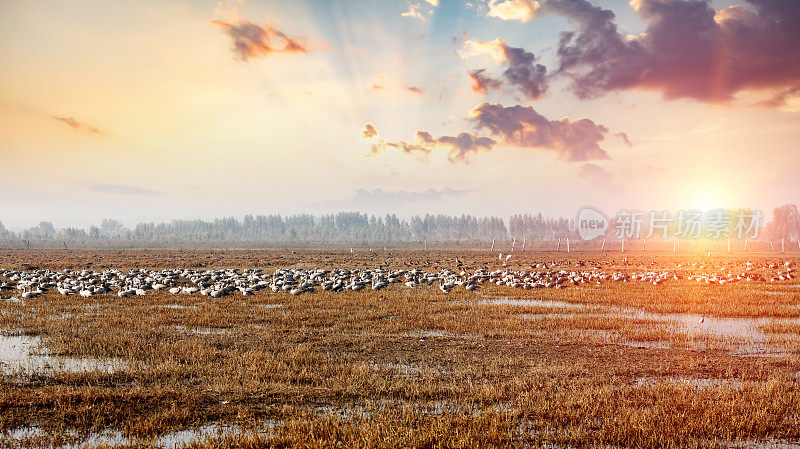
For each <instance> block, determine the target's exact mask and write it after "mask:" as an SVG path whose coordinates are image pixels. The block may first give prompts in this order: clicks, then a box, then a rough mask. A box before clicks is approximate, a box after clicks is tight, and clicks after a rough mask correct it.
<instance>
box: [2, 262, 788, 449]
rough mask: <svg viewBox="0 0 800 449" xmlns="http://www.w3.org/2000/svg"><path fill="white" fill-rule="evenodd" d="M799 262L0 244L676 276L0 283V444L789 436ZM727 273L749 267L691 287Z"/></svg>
mask: <svg viewBox="0 0 800 449" xmlns="http://www.w3.org/2000/svg"><path fill="white" fill-rule="evenodd" d="M747 262H752V264H751V265H750V266H749V269H748V266H747ZM797 262H798V257H797V256H791V255H783V254H761V255H754V254H734V255H720V256H714V257H712V258H708V257H703V256H699V255H679V256H674V255H672V254H669V255H666V254H656V253H642V252H638V253H637V252H634V253H630V254H628V253H626V254H625V255H622V254H620V253H599V252H572V253H570V254H566V253H563V252H561V253H556V252H548V253H544V252H541V253H533V252H527V253H520V252H515V253H513V255H512V257H511V258H510V259H509V260H508V261H507V265H506V266H503V265H502V263H501V261H500V260H499V258H498V255H497V253H496V252H495V253H490V252H488V251H460V252H459V251H455V250H447V251H428V252H425V251H372V252H368V251H363V250H362V251H356V252H355V253H353V254H351V253H350V252H349V251H313V250H302V251H299V250H298V251H296V252H293V251H291V250H226V251H210V250H209V251H186V250H185V251H179V250H175V251H168V250H159V251H145V250H130V251H116V250H114V251H110V250H108V251H102V250H97V251H56V250H31V251H16V250H15V251H0V268H5V269H11V270H20V271H27V272H29V271H33V270H65V269H71V270H75V269H89V270H94V271H102V270H106V269H110V268H116V269H120V270H121V271H126V270H129V269H136V268H148V269H155V270H162V269H174V268H190V269H192V270H209V269H216V268H237V269H241V270H244V269H254V268H260V269H262V270H263V272H264V273H266V274H272V273H273V272H274V271H275V269H276V268H301V269H313V268H322V269H326V270H331V269H334V268H349V269H351V270H352V269H357V268H368V269H374V268H383V269H386V270H411V269H412V268H419V269H421V270H426V271H428V272H439V271H441V270H443V269H450V270H453V271H454V272H456V273H457V272H459V271H461V270H463V271H465V272H467V273H473V272H475V270H478V269H482V268H484V267H486V268H488V270H489V271H492V272H494V271H497V272H520V271H521V270H525V271H526V272H532V273H536V272H545V271H547V272H555V271H560V270H564V271H565V272H569V271H581V272H603V273H623V274H626V275H629V276H630V275H633V274H642V273H648V272H656V271H657V272H660V273H670V274H671V275H672V276H671V277H670V278H669V279H667V280H665V281H664V282H658V283H656V282H649V281H642V280H636V279H632V280H630V281H625V282H622V281H619V282H617V281H611V280H605V279H603V280H602V281H599V280H598V281H597V282H595V281H592V282H580V283H578V282H576V283H564V286H565V288H534V289H528V290H526V289H524V288H515V287H512V286H509V285H498V283H493V282H482V283H481V284H480V289H478V290H476V291H474V292H472V291H467V290H466V289H465V288H463V287H455V288H453V289H452V291H450V292H449V293H445V292H443V291H442V290H441V289H440V288H437V284H436V283H433V284H431V285H427V284H421V285H419V286H416V287H413V288H408V287H405V286H404V284H403V283H398V284H392V285H389V286H388V287H386V288H384V289H381V290H378V291H375V290H372V289H370V288H365V289H363V290H360V291H352V290H345V291H341V292H333V291H326V290H322V289H319V288H318V289H316V290H315V291H314V292H313V293H303V294H298V295H292V294H288V293H286V292H283V291H278V292H272V291H271V290H269V289H263V290H259V291H257V292H255V293H254V294H253V295H252V296H243V295H241V294H238V293H236V292H235V293H233V294H229V295H225V296H222V297H219V298H212V297H209V296H203V295H200V294H170V293H169V292H167V291H164V290H162V291H148V293H147V294H146V295H145V296H136V295H134V296H130V297H125V298H122V297H119V296H118V295H116V294H103V295H95V296H91V297H87V298H84V297H81V296H79V295H69V296H63V295H61V294H59V293H58V292H56V291H52V290H47V291H45V292H44V294H42V295H41V296H37V297H32V298H28V299H25V300H24V301H18V300H17V301H10V300H8V299H9V298H11V297H12V296H15V295H18V292H17V291H15V290H3V291H2V292H0V297H2V298H4V300H2V301H0V330H2V332H3V334H2V335H3V336H2V337H0V339H2V340H1V341H2V343H0V363H3V366H1V367H0V368H2V370H3V371H2V377H1V378H0V383H2V388H0V446H3V447H6V446H8V447H53V446H55V447H61V446H67V447H82V446H90V447H95V446H102V445H113V446H124V445H129V446H136V447H140V446H148V445H151V446H169V447H171V446H174V445H181V444H186V445H188V446H190V447H198V448H200V447H263V446H274V447H293V446H297V447H426V448H427V447H430V448H434V447H539V446H542V445H548V446H551V447H562V446H611V447H620V446H646V447H653V446H662V447H730V446H735V445H740V446H753V445H761V446H770V445H772V446H778V447H793V446H795V445H800V282H798V280H797V278H796V277H794V276H785V279H780V278H776V276H778V275H779V274H784V275H785V274H788V273H790V272H793V271H792V270H793V269H794V268H795V265H796V264H797ZM459 264H460V265H461V267H459V266H458V265H459ZM542 264H547V266H546V267H544V266H542ZM744 273H750V274H752V275H753V276H757V277H759V278H763V279H764V280H763V281H762V280H760V279H757V280H753V281H746V280H741V281H737V282H730V283H719V282H710V283H709V282H706V281H707V280H708V279H709V278H711V279H716V278H717V276H720V277H722V276H727V277H728V278H732V277H734V276H735V275H741V274H744ZM773 278H775V280H772V279H773ZM0 280H3V281H6V280H8V279H7V278H4V277H0ZM700 280H706V281H703V282H700ZM177 282H178V283H179V284H180V283H182V282H185V281H177ZM15 297H16V296H15Z"/></svg>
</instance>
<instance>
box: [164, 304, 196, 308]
mask: <svg viewBox="0 0 800 449" xmlns="http://www.w3.org/2000/svg"><path fill="white" fill-rule="evenodd" d="M161 307H163V308H165V309H196V308H197V306H185V305H183V304H166V305H162V306H161Z"/></svg>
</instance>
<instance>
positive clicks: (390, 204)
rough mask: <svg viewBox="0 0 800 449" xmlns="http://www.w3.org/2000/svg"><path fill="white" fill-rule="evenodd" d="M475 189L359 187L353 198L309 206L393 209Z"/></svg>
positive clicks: (369, 209)
mask: <svg viewBox="0 0 800 449" xmlns="http://www.w3.org/2000/svg"><path fill="white" fill-rule="evenodd" d="M472 192H474V190H462V189H453V188H450V187H444V188H441V189H427V190H423V191H419V192H414V191H406V190H395V191H392V190H383V189H375V190H371V191H370V190H366V189H357V190H356V191H355V194H354V197H353V199H351V200H349V201H325V202H321V203H316V204H311V205H309V207H313V208H319V209H325V210H335V211H341V210H348V209H352V210H362V211H374V210H381V211H384V210H393V209H396V208H397V207H399V206H403V205H409V204H415V203H421V202H426V201H431V202H437V201H442V200H446V199H448V198H455V197H458V196H463V195H467V194H469V193H472Z"/></svg>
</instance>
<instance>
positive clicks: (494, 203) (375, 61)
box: [0, 0, 800, 229]
mask: <svg viewBox="0 0 800 449" xmlns="http://www.w3.org/2000/svg"><path fill="white" fill-rule="evenodd" d="M799 125H800V2H797V1H795V0H741V1H731V0H724V1H716V0H715V1H702V0H632V1H630V2H628V1H626V0H603V1H600V0H597V1H587V0H539V1H533V0H485V1H480V0H475V1H470V2H466V1H462V0H408V1H406V0H402V1H371V2H364V1H302V0H298V1H292V2H285V1H255V0H243V1H223V2H217V1H202V0H195V1H188V0H184V1H181V0H172V1H167V0H165V1H160V2H144V3H142V2H105V1H78V0H74V1H73V0H68V1H63V2H45V1H28V0H20V1H13V2H11V1H6V2H0V135H1V136H2V139H0V161H2V165H1V166H2V169H0V206H2V207H0V221H2V222H3V223H4V224H5V226H6V227H8V228H9V229H19V228H22V227H27V226H32V225H35V224H37V223H38V222H39V221H42V220H49V221H52V222H53V223H54V224H55V225H56V226H57V227H62V226H81V227H86V226H88V225H90V224H96V223H98V222H99V221H100V220H101V219H102V218H105V217H108V218H116V219H119V220H121V221H122V222H123V223H125V224H127V225H133V224H135V223H137V222H141V221H155V222H159V221H168V220H170V219H174V218H204V219H208V218H214V217H223V216H236V217H241V216H243V215H245V214H254V215H255V214H271V213H280V214H293V213H313V214H322V213H330V212H336V211H342V210H345V211H351V210H358V211H363V212H368V213H375V214H385V213H396V214H398V215H401V216H409V215H415V214H425V213H444V214H459V215H460V214H473V215H479V216H487V215H499V216H504V217H507V216H508V215H510V214H512V213H538V212H541V213H543V214H544V215H549V216H567V217H574V216H575V214H576V212H577V211H578V210H579V209H580V208H581V207H583V206H587V205H591V206H594V207H596V208H599V209H601V210H605V211H608V212H611V211H616V210H619V209H641V210H646V211H649V210H662V209H667V210H673V211H674V210H679V209H687V208H701V209H709V208H716V207H729V208H740V207H747V208H754V209H762V210H765V211H771V209H772V208H773V207H774V206H777V205H780V204H784V203H799V202H800V176H797V172H798V168H800V151H798V142H800V126H799Z"/></svg>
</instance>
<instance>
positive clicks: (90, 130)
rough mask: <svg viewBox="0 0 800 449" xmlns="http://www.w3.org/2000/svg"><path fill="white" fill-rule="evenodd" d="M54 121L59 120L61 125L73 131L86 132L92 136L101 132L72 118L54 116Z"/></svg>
mask: <svg viewBox="0 0 800 449" xmlns="http://www.w3.org/2000/svg"><path fill="white" fill-rule="evenodd" d="M53 118H54V119H56V120H58V121H59V122H61V123H64V124H65V125H67V126H69V127H70V128H72V129H76V130H78V131H84V132H87V133H90V134H100V130H99V129H97V128H95V127H94V126H91V125H88V124H86V123H83V122H79V121H77V120H75V119H74V118H72V117H56V116H53Z"/></svg>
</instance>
